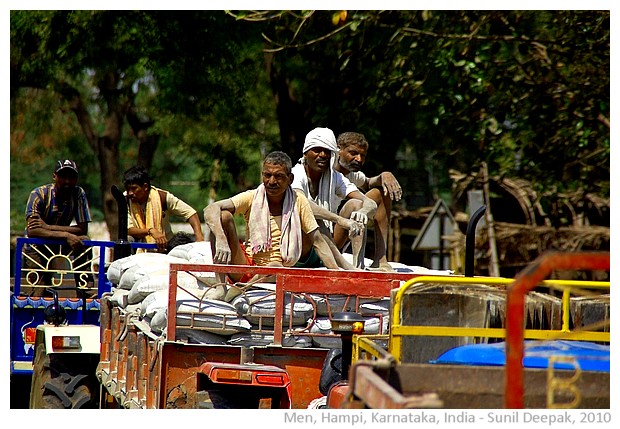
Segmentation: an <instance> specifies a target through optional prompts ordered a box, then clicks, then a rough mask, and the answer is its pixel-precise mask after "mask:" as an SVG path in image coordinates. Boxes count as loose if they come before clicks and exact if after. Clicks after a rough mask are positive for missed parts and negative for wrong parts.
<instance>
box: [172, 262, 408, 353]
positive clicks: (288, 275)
mask: <svg viewBox="0 0 620 429" xmlns="http://www.w3.org/2000/svg"><path fill="white" fill-rule="evenodd" d="M180 271H196V272H204V271H206V272H214V273H238V274H261V275H275V276H276V311H275V319H274V334H273V337H274V338H273V339H274V344H276V345H281V344H282V317H283V315H284V294H285V292H293V293H294V292H298V293H330V294H345V295H364V296H376V297H389V296H390V290H391V289H394V288H398V287H399V285H400V282H401V281H407V280H410V279H411V278H413V277H418V276H419V275H420V274H413V273H399V272H381V271H362V270H359V271H346V270H327V269H325V270H324V269H308V268H287V267H259V266H254V265H208V264H170V294H169V295H168V329H167V340H169V341H175V338H176V337H175V335H176V289H177V284H178V282H177V276H178V273H179V272H180Z"/></svg>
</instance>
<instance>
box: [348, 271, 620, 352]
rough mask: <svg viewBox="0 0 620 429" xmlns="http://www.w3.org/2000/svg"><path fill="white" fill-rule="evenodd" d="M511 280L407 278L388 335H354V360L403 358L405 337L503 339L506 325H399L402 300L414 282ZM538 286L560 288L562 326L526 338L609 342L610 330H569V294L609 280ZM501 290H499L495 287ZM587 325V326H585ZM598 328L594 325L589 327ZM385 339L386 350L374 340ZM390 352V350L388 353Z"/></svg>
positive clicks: (495, 281)
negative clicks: (493, 326) (498, 326)
mask: <svg viewBox="0 0 620 429" xmlns="http://www.w3.org/2000/svg"><path fill="white" fill-rule="evenodd" d="M513 281H514V280H513V279H507V278H496V277H491V278H483V277H454V276H420V277H416V278H413V279H411V280H408V281H407V282H405V284H403V285H402V286H401V287H400V288H399V289H398V291H397V292H396V294H395V296H394V297H393V306H392V307H393V308H392V312H391V315H390V329H389V335H354V337H353V360H358V359H361V358H362V356H364V357H365V358H371V357H374V358H377V359H378V358H383V357H385V355H386V354H388V355H391V356H393V357H394V358H395V359H396V360H397V361H399V362H400V361H401V360H402V341H403V337H406V336H442V337H475V338H505V337H506V329H505V328H471V327H459V326H413V325H402V324H401V322H402V317H401V310H402V301H403V298H404V296H405V294H406V293H407V291H408V290H409V289H410V288H411V287H413V286H416V285H419V284H423V283H429V284H445V285H455V286H456V285H462V286H468V285H491V286H508V285H509V284H511V283H512V282H513ZM541 286H544V287H548V288H552V289H560V290H562V300H561V320H562V324H561V329H526V330H525V331H524V338H525V339H538V340H556V339H568V340H582V341H594V342H609V341H610V333H609V332H599V331H593V330H587V329H573V330H571V329H570V323H569V321H570V297H571V293H574V292H575V291H577V290H581V289H588V290H592V289H594V290H607V291H608V290H609V288H610V284H609V282H597V281H575V280H546V281H543V282H541ZM498 291H502V289H498ZM586 328H588V327H586ZM589 328H590V329H592V328H597V327H589ZM386 339H387V340H388V349H387V350H381V347H380V346H378V345H377V343H376V341H375V340H386ZM388 351H389V353H388Z"/></svg>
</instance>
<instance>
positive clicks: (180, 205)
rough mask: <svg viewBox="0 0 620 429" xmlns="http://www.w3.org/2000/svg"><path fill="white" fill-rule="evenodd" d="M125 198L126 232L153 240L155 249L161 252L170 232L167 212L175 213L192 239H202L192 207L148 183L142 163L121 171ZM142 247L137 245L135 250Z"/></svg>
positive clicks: (168, 239) (166, 243)
mask: <svg viewBox="0 0 620 429" xmlns="http://www.w3.org/2000/svg"><path fill="white" fill-rule="evenodd" d="M123 184H124V185H125V193H126V195H127V199H128V213H127V234H129V235H130V236H132V237H133V238H134V239H135V240H137V241H145V242H147V243H157V251H158V252H161V253H165V252H167V251H168V250H169V246H168V243H169V241H170V240H171V239H172V238H173V236H174V233H173V232H172V227H171V226H170V216H179V217H181V218H182V219H183V220H185V221H186V222H188V223H189V224H190V225H191V227H192V229H193V230H194V238H195V241H203V240H204V236H203V234H202V225H201V224H200V218H199V217H198V213H197V212H196V210H195V209H194V208H193V207H191V206H190V205H189V204H187V203H185V202H184V201H182V200H180V199H179V198H177V197H176V196H174V195H173V194H172V193H171V192H168V191H165V190H163V189H159V188H156V187H155V186H152V185H151V178H150V177H149V174H148V172H147V171H146V169H145V168H144V167H142V166H135V167H131V168H130V169H128V170H127V171H125V173H124V174H123ZM141 251H144V249H138V252H141Z"/></svg>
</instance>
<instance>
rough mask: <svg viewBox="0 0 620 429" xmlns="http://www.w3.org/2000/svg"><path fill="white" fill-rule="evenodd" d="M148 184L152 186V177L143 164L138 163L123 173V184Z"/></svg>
mask: <svg viewBox="0 0 620 429" xmlns="http://www.w3.org/2000/svg"><path fill="white" fill-rule="evenodd" d="M145 183H146V184H147V185H148V187H149V188H150V187H151V178H150V177H149V173H148V171H146V168H144V167H143V166H141V165H136V166H134V167H131V168H130V169H128V170H127V171H125V172H124V173H123V185H125V186H128V185H140V186H142V185H144V184H145Z"/></svg>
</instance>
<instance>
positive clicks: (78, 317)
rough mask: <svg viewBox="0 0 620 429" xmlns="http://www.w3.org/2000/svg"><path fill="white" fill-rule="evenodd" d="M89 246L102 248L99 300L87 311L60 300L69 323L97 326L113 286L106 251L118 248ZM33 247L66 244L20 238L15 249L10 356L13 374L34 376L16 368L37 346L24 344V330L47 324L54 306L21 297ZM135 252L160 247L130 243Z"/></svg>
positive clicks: (77, 303) (88, 243)
mask: <svg viewBox="0 0 620 429" xmlns="http://www.w3.org/2000/svg"><path fill="white" fill-rule="evenodd" d="M83 243H84V245H85V246H87V247H99V272H98V273H97V280H98V281H97V298H96V299H92V300H87V301H86V311H82V299H81V298H76V299H72V298H60V299H59V304H60V305H61V306H62V307H63V308H64V309H65V311H66V314H67V321H68V323H69V324H93V325H99V308H100V307H99V299H100V298H101V296H102V295H103V294H104V293H106V292H109V291H110V290H111V288H112V284H111V283H110V282H109V281H108V279H107V276H106V266H105V263H106V261H105V258H106V252H105V249H106V248H114V246H115V244H116V243H115V242H113V241H98V240H85V241H84V242H83ZM30 244H38V245H57V244H60V245H62V244H65V245H66V242H65V241H63V240H49V239H40V238H26V237H19V238H17V245H16V248H15V279H14V281H15V283H14V286H13V291H12V292H11V299H10V315H11V323H10V330H11V332H10V336H11V344H10V354H11V374H32V370H23V369H16V368H15V363H16V362H32V359H33V357H34V350H33V347H31V346H30V345H27V344H26V343H25V341H24V336H23V334H22V330H24V329H25V328H26V327H36V326H38V325H40V324H43V321H44V319H43V311H44V310H45V308H46V307H47V306H48V305H50V304H51V303H52V300H51V299H50V298H43V297H41V296H21V289H22V268H23V266H22V261H23V250H24V246H26V245H30ZM130 245H131V249H132V251H134V250H135V249H138V248H145V249H155V248H156V247H157V246H156V245H155V244H152V243H137V242H132V243H130Z"/></svg>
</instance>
